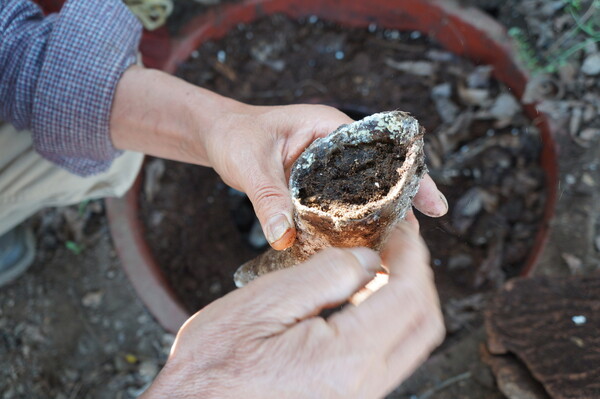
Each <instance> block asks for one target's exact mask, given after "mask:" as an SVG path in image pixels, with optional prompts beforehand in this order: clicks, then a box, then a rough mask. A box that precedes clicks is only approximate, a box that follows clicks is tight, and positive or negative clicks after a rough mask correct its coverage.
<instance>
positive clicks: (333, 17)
mask: <svg viewBox="0 0 600 399" xmlns="http://www.w3.org/2000/svg"><path fill="white" fill-rule="evenodd" d="M274 13H283V14H286V15H287V16H289V17H292V18H296V19H297V18H301V17H308V16H311V15H316V16H318V17H319V18H321V19H324V20H330V21H333V22H337V23H340V24H342V25H344V26H348V27H366V26H368V25H369V24H372V23H377V24H378V25H379V26H383V27H386V28H390V29H398V30H403V31H406V30H410V31H420V32H423V33H424V34H426V35H428V36H430V37H432V38H434V39H435V40H436V41H438V42H439V43H440V44H441V45H442V46H443V47H445V48H446V49H447V50H448V51H450V52H452V53H454V54H456V55H459V56H463V57H465V58H468V59H471V60H472V61H474V62H475V63H477V64H489V65H493V66H494V72H493V74H494V77H495V78H496V79H498V80H500V81H502V82H503V83H504V84H506V85H507V87H508V88H509V89H510V90H512V92H513V94H514V95H515V97H516V98H517V99H521V97H522V95H523V93H524V90H525V86H526V83H527V80H528V78H529V75H528V72H527V71H526V69H525V68H524V67H523V66H522V65H521V63H520V62H519V61H518V58H517V56H516V50H515V48H516V47H515V45H514V44H513V43H514V42H513V40H512V39H511V38H510V37H509V36H508V34H507V32H506V29H505V28H504V27H503V26H502V25H500V24H499V23H498V22H496V21H495V20H494V19H492V18H491V17H489V16H487V15H486V14H485V13H483V12H482V11H480V10H477V9H475V8H463V7H462V6H460V5H458V4H457V3H455V2H454V1H452V0H370V1H369V2H363V1H361V0H245V1H242V2H241V3H234V4H226V5H223V6H220V7H217V8H215V9H212V10H210V11H209V12H208V13H206V14H204V15H201V16H199V17H197V18H195V19H193V20H192V21H191V22H190V23H189V24H188V25H187V27H186V28H184V29H183V30H182V37H181V38H179V39H177V40H173V43H172V46H171V52H170V54H169V55H168V57H167V58H166V59H165V61H164V63H163V65H162V69H163V70H164V71H166V72H169V73H174V72H175V71H176V69H177V67H178V65H179V64H180V63H181V62H183V61H185V60H186V59H187V58H188V57H189V55H190V54H191V53H192V51H194V50H195V49H196V48H197V47H198V46H199V45H200V44H201V43H203V42H204V41H206V40H209V39H218V38H220V37H222V36H224V35H225V34H226V33H227V32H228V31H230V30H231V29H232V28H233V27H235V26H236V25H237V24H238V23H249V22H252V21H254V20H256V19H257V18H259V17H262V16H265V15H271V14H274ZM521 105H522V106H523V109H524V111H525V114H526V115H527V117H528V118H529V119H530V120H532V121H533V122H534V123H535V125H536V126H537V127H538V129H539V130H540V134H541V137H542V141H543V147H542V153H541V156H540V164H541V166H542V167H543V169H544V171H545V173H546V189H547V193H546V204H545V208H544V214H543V218H542V221H541V223H540V227H539V230H538V232H537V234H536V238H535V243H534V245H533V246H532V248H531V250H530V252H529V256H528V259H527V261H526V262H525V264H524V266H523V268H522V270H521V273H520V275H521V276H527V275H529V274H531V273H532V272H533V270H534V269H535V267H536V264H537V261H538V260H539V258H540V255H541V253H542V251H543V248H544V246H545V244H546V242H547V240H548V237H549V230H550V221H551V219H552V217H553V216H554V212H555V208H556V202H557V189H558V165H557V160H556V153H557V150H556V143H555V142H554V139H553V131H554V130H555V129H556V126H554V125H552V124H551V122H550V119H549V118H548V117H547V116H546V115H544V114H542V113H540V112H538V110H537V108H536V105H535V104H521ZM141 176H142V175H141V174H140V175H139V176H138V178H137V180H136V183H135V184H134V186H133V187H132V188H131V189H130V190H129V191H128V193H127V194H126V195H125V197H123V198H120V199H107V201H106V203H107V213H108V217H109V223H110V228H111V233H112V236H113V240H114V242H115V246H116V249H117V252H118V254H119V257H120V258H121V260H122V264H123V269H124V270H125V272H126V274H127V275H128V277H129V279H130V281H131V282H132V284H133V286H134V289H135V290H136V291H137V294H138V295H139V297H140V298H141V299H142V301H143V302H144V303H145V304H146V306H147V307H148V310H149V311H150V313H152V314H153V316H154V317H155V318H156V319H157V321H158V322H159V323H160V324H161V325H162V326H163V327H164V328H165V329H166V330H168V331H170V332H176V331H178V329H179V328H180V327H181V325H182V324H183V323H184V321H185V320H186V318H187V317H189V316H190V315H191V314H190V313H189V312H187V311H186V310H185V308H184V307H183V305H182V304H181V301H180V300H179V299H178V298H177V296H176V295H175V293H174V291H173V288H172V287H171V286H170V285H169V283H168V280H167V278H166V276H165V275H164V273H163V272H162V270H161V269H160V268H159V266H158V265H157V263H156V261H155V259H154V257H153V256H152V253H151V251H150V248H149V246H148V243H147V242H146V240H145V238H144V235H143V231H144V228H143V226H142V222H141V221H140V220H139V217H138V211H139V202H138V200H139V189H140V186H141V179H142V178H141Z"/></svg>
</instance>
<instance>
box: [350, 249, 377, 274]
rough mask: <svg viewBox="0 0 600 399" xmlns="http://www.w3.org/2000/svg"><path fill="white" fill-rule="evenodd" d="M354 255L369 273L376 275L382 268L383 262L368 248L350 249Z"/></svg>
mask: <svg viewBox="0 0 600 399" xmlns="http://www.w3.org/2000/svg"><path fill="white" fill-rule="evenodd" d="M350 252H352V255H354V257H355V258H356V259H357V260H358V263H360V265H361V266H362V267H363V268H364V269H365V270H366V271H367V272H368V273H375V272H376V271H377V270H379V268H380V264H381V262H380V261H378V259H377V258H378V256H377V255H376V254H375V253H374V252H373V251H371V250H370V249H367V248H350Z"/></svg>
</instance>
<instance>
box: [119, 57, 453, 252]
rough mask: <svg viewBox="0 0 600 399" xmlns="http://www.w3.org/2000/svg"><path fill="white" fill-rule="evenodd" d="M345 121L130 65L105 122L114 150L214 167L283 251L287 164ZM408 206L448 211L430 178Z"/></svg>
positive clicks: (319, 109)
mask: <svg viewBox="0 0 600 399" xmlns="http://www.w3.org/2000/svg"><path fill="white" fill-rule="evenodd" d="M350 122H352V119H350V118H349V117H348V116H346V115H345V114H344V113H342V112H340V111H338V110H337V109H335V108H332V107H328V106H324V105H287V106H252V105H247V104H243V103H241V102H238V101H235V100H232V99H230V98H227V97H223V96H220V95H218V94H216V93H213V92H211V91H209V90H206V89H202V88H199V87H197V86H192V85H191V84H189V83H187V82H184V81H183V80H181V79H178V78H176V77H173V76H170V75H168V74H166V73H164V72H160V71H156V70H152V69H145V68H141V67H137V66H132V67H130V68H129V69H127V71H125V73H124V74H123V76H122V77H121V80H120V81H119V84H118V86H117V90H116V93H115V98H114V101H113V107H112V113H111V121H110V128H111V139H112V141H113V144H114V146H115V147H116V148H118V149H122V150H133V151H139V152H143V153H145V154H150V155H155V156H158V157H162V158H167V159H174V160H178V161H182V162H189V163H194V164H199V165H205V166H210V167H213V168H214V169H215V170H216V171H217V173H219V175H221V178H222V179H223V180H224V181H225V183H227V184H229V185H230V186H232V187H234V188H236V189H238V190H240V191H243V192H245V193H246V194H247V195H248V197H249V198H250V200H251V201H252V203H253V205H254V210H255V211H256V215H257V216H258V219H259V220H260V223H261V225H262V227H263V231H264V232H265V236H266V237H267V240H268V241H269V243H270V244H271V246H272V247H273V248H275V249H285V248H287V247H289V246H291V245H292V244H293V242H294V239H295V236H296V231H295V228H294V224H293V221H292V209H293V208H292V201H291V197H290V193H289V190H288V177H289V173H290V169H291V167H292V164H293V163H294V161H295V160H296V158H298V156H299V155H300V154H301V153H302V151H304V149H305V148H306V147H307V146H308V145H309V144H310V143H312V142H313V141H314V140H315V139H316V138H319V137H324V136H326V135H327V134H329V133H331V132H333V131H334V130H336V129H337V128H338V127H339V126H340V125H343V124H347V123H350ZM413 204H414V205H415V207H416V208H417V209H419V210H420V211H421V212H422V213H424V214H426V215H428V216H432V217H438V216H442V215H444V214H445V213H446V212H447V210H448V204H447V203H446V200H445V198H444V196H443V195H442V194H441V193H440V192H439V191H438V189H437V187H436V186H435V183H434V182H433V180H431V178H430V177H429V176H425V178H424V179H423V180H422V181H421V187H420V190H419V193H418V194H417V196H416V197H415V199H414V201H413ZM411 218H412V220H413V221H414V220H415V219H414V216H413V215H412V214H409V215H408V217H407V220H410V219H411Z"/></svg>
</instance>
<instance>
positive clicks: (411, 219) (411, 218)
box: [404, 209, 421, 233]
mask: <svg viewBox="0 0 600 399" xmlns="http://www.w3.org/2000/svg"><path fill="white" fill-rule="evenodd" d="M404 220H405V221H406V222H407V223H409V224H410V225H411V226H412V227H413V228H414V229H415V231H416V232H417V233H418V232H419V230H420V228H421V226H420V225H419V221H418V220H417V217H416V216H415V213H414V212H413V210H412V209H409V210H408V212H406V216H405V217H404Z"/></svg>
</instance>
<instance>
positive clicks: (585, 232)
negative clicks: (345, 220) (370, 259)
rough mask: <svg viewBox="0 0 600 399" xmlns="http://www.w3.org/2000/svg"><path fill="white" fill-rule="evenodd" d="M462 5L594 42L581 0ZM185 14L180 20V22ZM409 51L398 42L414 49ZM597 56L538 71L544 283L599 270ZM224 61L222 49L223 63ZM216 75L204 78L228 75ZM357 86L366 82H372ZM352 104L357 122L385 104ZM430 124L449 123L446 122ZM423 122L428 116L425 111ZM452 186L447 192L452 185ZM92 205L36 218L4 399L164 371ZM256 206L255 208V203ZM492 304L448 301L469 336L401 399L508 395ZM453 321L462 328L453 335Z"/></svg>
mask: <svg viewBox="0 0 600 399" xmlns="http://www.w3.org/2000/svg"><path fill="white" fill-rule="evenodd" d="M463 2H464V3H469V4H476V5H478V6H481V7H483V8H484V9H485V10H486V11H488V12H489V13H490V15H492V16H494V17H496V18H498V19H499V20H500V22H501V23H504V24H505V25H506V26H507V27H508V28H510V27H519V28H521V29H522V30H523V31H524V32H525V41H526V42H527V43H529V44H530V47H531V48H532V49H533V50H534V51H533V53H534V54H536V53H537V54H545V53H546V52H547V50H548V49H549V48H551V49H553V50H556V49H557V48H558V49H559V50H561V49H562V51H566V50H568V49H570V48H571V46H572V45H578V44H580V43H582V42H583V41H584V40H585V39H586V38H587V35H586V34H583V33H582V32H575V34H574V33H573V32H574V29H577V26H576V23H575V21H574V19H573V17H572V15H571V14H570V13H569V11H568V10H567V9H566V8H565V5H566V4H568V3H575V2H570V1H564V2H559V1H556V2H555V1H552V2H549V1H547V0H463ZM175 3H176V6H177V7H178V10H180V12H179V13H178V14H177V15H178V16H180V19H181V18H187V17H191V16H192V14H193V13H194V12H196V10H198V9H200V10H201V11H203V10H205V9H206V7H205V6H202V5H200V6H197V5H192V3H194V4H195V3H196V2H189V1H187V0H176V1H175ZM560 3H563V4H560ZM581 4H582V7H583V8H584V9H583V10H582V11H581V12H578V13H579V14H580V15H581V14H584V13H586V10H587V7H588V6H589V2H588V1H582V2H581ZM194 7H196V8H194ZM181 16H183V17H181ZM175 17H176V16H174V17H173V18H171V19H170V20H169V24H170V25H171V26H181V25H182V23H181V20H178V19H177V18H175ZM596 20H597V21H598V20H600V19H598V18H596ZM273 31H274V30H273ZM390 34H393V35H395V33H390ZM403 43H404V41H402V42H398V43H395V44H394V46H397V47H398V48H403V49H405V50H406V51H409V49H410V48H407V47H403V46H402V44H403ZM250 44H251V42H248V43H247V44H246V46H249V45H250ZM407 49H408V50H407ZM382 51H383V49H382ZM597 53H598V47H597V46H596V47H595V46H594V45H590V46H587V47H586V48H583V49H580V50H579V51H577V52H573V53H572V57H571V58H570V59H568V62H566V63H565V65H564V66H563V68H562V70H561V71H560V73H556V72H552V73H541V74H540V73H536V76H537V77H538V79H537V81H538V82H541V83H543V85H542V86H544V85H545V84H547V83H548V81H550V82H551V83H550V84H551V86H552V87H559V88H560V90H558V91H556V92H550V93H548V92H545V91H543V90H542V92H541V97H542V98H541V100H542V101H543V104H542V106H543V109H546V110H550V112H551V113H552V115H553V116H554V118H555V123H556V126H557V130H556V131H557V135H556V137H555V139H556V141H557V143H558V144H559V146H560V154H561V155H560V158H559V166H560V192H559V194H560V195H559V199H558V206H557V210H556V216H555V218H554V219H553V221H552V222H551V234H550V237H549V242H548V244H547V245H546V247H545V249H544V252H543V254H542V258H541V261H540V262H539V263H538V266H537V268H536V269H535V272H534V273H535V274H537V275H554V276H569V275H576V274H587V273H590V272H591V271H593V270H600V189H599V187H600V179H599V177H598V170H599V169H600V145H598V144H599V143H598V141H599V140H598V139H599V138H600V136H598V135H597V136H594V134H593V133H594V132H596V131H597V130H595V129H599V128H600V119H598V118H597V115H598V113H599V112H600V79H598V76H597V75H596V76H594V75H587V74H584V73H582V72H581V70H582V65H583V63H584V61H587V64H586V67H587V68H588V70H587V71H588V72H590V70H589V68H591V67H593V66H594V64H593V61H594V56H595V54H597ZM217 55H218V54H217V53H216V52H214V53H212V57H213V58H212V59H213V60H214V59H216V56H217ZM228 55H231V54H228ZM398 56H400V55H398ZM596 57H597V56H596ZM304 61H306V62H308V61H307V60H304ZM333 65H334V66H339V64H333ZM211 68H212V67H210V68H208V69H207V70H206V71H205V73H206V74H209V75H215V74H217V73H218V72H215V70H214V69H211ZM377 72H378V74H379V71H377ZM437 73H438V72H436V74H437ZM442 73H444V71H442ZM341 75H343V74H341ZM340 79H341V77H340ZM361 79H363V80H361ZM358 81H359V82H363V83H364V82H366V81H367V80H366V79H364V76H363V77H362V78H360V77H359V78H358ZM300 82H301V81H298V82H292V83H294V84H295V86H293V89H294V90H295V89H297V88H298V87H297V86H303V87H308V88H309V89H310V85H311V83H310V82H304V83H303V85H300V84H299V83H300ZM408 83H410V82H408ZM242 85H243V82H238V86H242ZM534 86H535V85H534ZM352 87H354V86H352ZM352 87H351V88H352ZM360 87H362V88H364V86H360ZM400 88H401V87H400V86H398V94H397V95H400V96H402V93H403V92H405V88H404V87H402V90H400ZM406 90H411V86H410V85H408V86H406ZM557 93H558V94H557ZM275 94H276V93H275ZM324 94H326V93H324ZM538 94H539V93H538ZM268 95H273V92H272V91H271V92H269V86H268V85H267V88H266V89H264V90H262V91H261V96H268ZM325 97H326V96H324V95H323V98H325ZM538 97H539V95H538ZM274 101H276V100H273V102H274ZM415 101H417V100H415ZM342 105H344V106H345V108H346V109H347V110H348V111H352V112H351V113H352V116H353V117H354V118H355V119H356V118H360V117H361V116H362V115H364V114H365V113H371V112H374V111H378V110H381V109H384V108H385V107H377V109H366V108H365V107H362V108H361V107H360V106H358V105H357V104H356V103H355V104H354V105H356V106H353V107H349V105H352V104H342ZM416 108H418V106H417V107H416ZM590 110H591V111H590ZM355 111H358V112H355ZM582 111H583V112H582ZM426 117H427V115H426ZM430 117H431V118H438V117H437V116H436V115H435V114H434V115H430ZM419 119H420V120H421V121H422V122H423V121H424V120H425V119H423V118H422V115H421V116H419ZM430 128H431V125H430V126H429V131H430V132H431V131H432V130H431V129H430ZM483 132H484V133H485V129H483ZM194 170H195V167H191V168H190V171H194ZM444 190H445V191H444V192H446V193H448V191H447V190H448V187H445V188H444ZM150 191H152V190H150ZM232 195H233V194H232ZM195 200H196V199H190V201H195ZM465 202H468V201H465ZM454 204H456V202H455V203H454ZM83 205H85V206H81V207H66V208H58V209H56V210H46V211H44V212H42V213H40V214H39V215H37V216H36V217H34V218H33V219H32V220H30V222H29V223H31V224H32V226H33V227H34V229H35V232H36V237H37V239H38V255H37V257H36V262H35V264H34V265H33V267H32V268H31V269H30V270H29V271H28V272H27V273H26V275H24V276H23V277H21V278H20V279H19V280H17V281H16V282H14V283H13V284H11V285H10V286H7V287H3V288H1V289H0V397H1V398H2V399H14V398H18V399H21V398H23V399H25V398H26V399H37V398H43V399H46V398H49V397H51V398H56V399H69V398H135V397H137V396H138V395H139V394H140V392H142V391H143V389H144V388H145V387H146V386H147V384H148V383H149V382H150V381H152V379H153V378H154V376H155V375H156V373H157V372H158V370H159V369H160V367H161V366H162V364H164V361H165V359H166V356H167V354H168V351H169V348H170V345H171V343H172V340H173V336H172V335H170V334H166V333H165V332H164V330H163V329H162V328H161V327H160V326H159V325H158V324H157V323H156V321H154V320H153V319H152V317H151V316H150V315H149V313H148V312H147V311H146V310H145V309H144V307H143V305H142V304H141V302H140V301H139V300H138V299H137V297H136V295H135V292H134V290H133V287H132V286H131V284H130V283H129V281H128V280H127V278H126V277H125V276H124V274H123V272H122V271H121V267H120V266H121V265H120V261H119V259H118V258H117V257H116V254H115V251H114V247H113V244H112V243H111V240H110V234H109V231H108V226H107V222H106V218H105V215H104V212H103V210H102V204H101V203H99V202H92V203H89V204H83ZM451 206H452V204H451ZM78 208H83V209H84V211H83V212H80V209H78ZM245 209H249V210H250V211H251V207H250V208H245ZM73 214H75V217H73ZM159 217H160V216H157V219H158V218H159ZM237 217H239V216H237ZM446 220H447V223H449V222H450V219H449V218H447V219H446ZM422 223H423V224H424V223H425V221H422ZM251 225H252V226H254V224H252V222H251ZM82 227H85V228H84V229H83V230H82ZM428 229H430V228H428ZM254 230H256V229H254ZM251 232H252V230H251V231H250V232H249V233H242V236H243V237H244V239H248V238H249V237H254V236H253V235H252V234H250V233H251ZM443 234H444V235H445V236H446V237H448V235H446V233H443ZM254 238H256V237H254ZM259 238H260V237H259ZM70 242H75V243H77V244H78V245H79V247H81V248H82V251H81V252H79V251H77V252H78V253H74V252H73V249H75V247H73V246H72V245H68V243H70ZM254 242H258V241H254ZM263 242H264V241H263ZM258 243H259V244H260V242H258ZM67 246H68V247H69V248H72V249H68V248H67ZM459 259H460V258H459ZM455 262H457V261H455ZM438 263H439V262H438ZM457 263H458V264H460V262H457ZM465 263H467V262H466V261H465ZM439 266H441V267H443V265H441V264H440V265H439ZM436 268H439V267H436ZM439 278H440V274H438V279H439ZM487 297H488V294H474V295H471V296H467V297H465V298H463V299H454V300H450V301H446V302H444V303H443V306H444V311H445V313H446V316H447V320H446V321H447V327H448V328H449V329H453V328H454V329H456V328H457V327H456V326H459V327H460V326H462V325H466V326H467V328H466V329H467V330H468V331H467V332H465V333H463V334H461V338H460V339H457V340H455V342H454V344H453V345H449V346H446V347H445V348H443V349H442V350H440V351H437V352H436V353H435V354H434V355H433V356H432V357H431V358H430V359H428V360H427V362H426V363H425V364H423V365H422V366H421V367H420V368H419V369H418V370H417V371H416V372H415V373H414V374H413V375H412V376H411V377H410V378H409V379H408V380H407V381H405V382H404V383H403V384H402V385H401V386H399V387H398V388H397V389H396V390H395V391H394V392H393V393H392V394H391V395H390V396H389V397H390V398H395V399H426V398H427V399H457V398H468V399H481V398H486V399H502V398H504V395H502V394H501V393H500V392H499V390H498V387H497V382H496V381H495V380H494V377H493V375H492V374H491V372H490V370H489V369H488V367H486V366H485V365H483V364H482V363H481V360H480V355H479V348H480V346H481V345H482V343H483V342H484V341H485V339H486V337H485V334H484V333H483V331H482V329H481V328H476V327H471V326H472V325H476V323H477V320H479V318H480V314H481V312H480V310H481V308H482V306H483V304H485V301H486V298H487ZM449 315H451V317H448V316H449ZM448 321H452V322H453V323H455V324H454V327H451V326H452V325H453V324H448ZM455 336H456V334H455Z"/></svg>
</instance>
